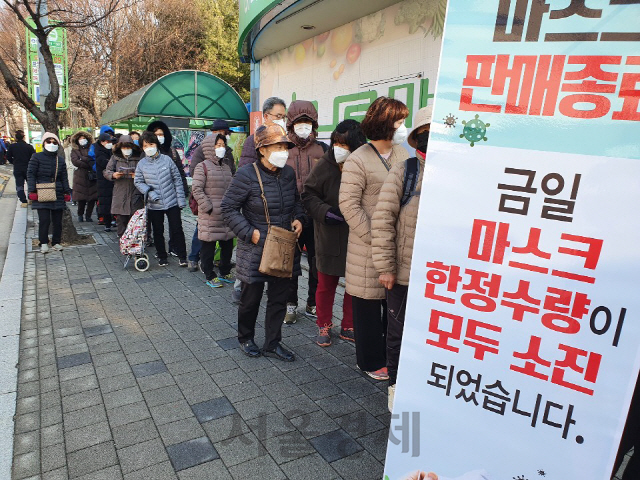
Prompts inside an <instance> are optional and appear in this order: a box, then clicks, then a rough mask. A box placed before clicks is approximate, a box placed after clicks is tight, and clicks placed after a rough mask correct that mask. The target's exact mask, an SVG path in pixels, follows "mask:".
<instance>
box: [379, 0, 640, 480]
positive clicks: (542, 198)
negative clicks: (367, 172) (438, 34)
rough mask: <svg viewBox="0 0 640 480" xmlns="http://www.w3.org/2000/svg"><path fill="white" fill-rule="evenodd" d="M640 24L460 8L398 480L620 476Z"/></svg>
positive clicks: (437, 146)
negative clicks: (614, 473)
mask: <svg viewBox="0 0 640 480" xmlns="http://www.w3.org/2000/svg"><path fill="white" fill-rule="evenodd" d="M638 19H640V3H639V2H635V1H622V0H610V1H609V0H602V1H598V0H592V1H589V2H585V1H578V0H571V1H569V0H560V1H556V0H547V1H537V0H490V1H485V2H455V1H454V2H450V3H449V9H448V12H447V19H446V24H445V34H444V38H443V49H442V54H441V63H440V69H439V75H438V84H437V87H436V100H435V113H434V117H433V118H434V120H433V124H432V128H431V139H430V143H429V147H428V154H427V165H426V170H425V180H424V184H423V187H422V195H421V199H420V213H419V217H418V228H417V233H416V240H415V248H414V254H413V261H412V271H411V281H410V286H409V298H408V303H407V315H406V323H405V330H404V337H403V344H402V352H401V358H400V371H399V378H398V386H397V392H396V400H395V405H394V412H393V417H392V423H391V429H390V435H389V443H388V450H387V461H386V467H385V477H386V478H388V479H389V480H400V479H413V478H416V479H422V478H423V477H424V475H426V474H427V473H428V472H434V473H435V474H437V475H438V476H439V478H440V480H443V479H447V480H448V479H464V480H512V479H517V480H532V479H538V478H539V479H542V478H544V479H545V480H567V479H572V480H573V479H598V480H600V479H608V478H610V476H611V470H612V468H613V465H614V460H615V457H616V453H617V449H618V444H619V441H620V437H621V435H622V431H623V428H624V423H625V419H626V414H627V411H628V407H629V403H630V401H631V396H632V393H633V390H634V386H635V383H636V379H637V374H638V368H639V366H640V364H639V360H640V358H639V355H638V353H639V346H640V322H638V321H637V316H638V312H640V299H639V296H638V293H637V292H638V291H640V280H639V276H638V274H637V272H638V270H639V269H640V248H638V245H640V226H639V225H638V223H637V222H638V215H637V211H636V209H637V205H639V204H640V142H638V137H639V133H640V108H639V103H640V22H638ZM421 472H423V473H421ZM421 475H422V476H421ZM424 478H427V477H424Z"/></svg>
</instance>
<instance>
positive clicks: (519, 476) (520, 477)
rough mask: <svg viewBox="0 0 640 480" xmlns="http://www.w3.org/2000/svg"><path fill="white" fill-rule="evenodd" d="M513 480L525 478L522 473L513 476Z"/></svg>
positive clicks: (524, 479) (523, 479)
mask: <svg viewBox="0 0 640 480" xmlns="http://www.w3.org/2000/svg"><path fill="white" fill-rule="evenodd" d="M513 480H527V479H526V478H525V477H524V475H518V476H517V477H513Z"/></svg>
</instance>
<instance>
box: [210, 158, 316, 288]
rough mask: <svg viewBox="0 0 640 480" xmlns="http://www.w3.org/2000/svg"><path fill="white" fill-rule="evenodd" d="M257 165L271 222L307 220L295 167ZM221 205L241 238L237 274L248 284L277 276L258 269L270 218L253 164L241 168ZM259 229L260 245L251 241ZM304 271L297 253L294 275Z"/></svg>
mask: <svg viewBox="0 0 640 480" xmlns="http://www.w3.org/2000/svg"><path fill="white" fill-rule="evenodd" d="M256 165H257V166H258V168H259V169H260V176H261V178H262V183H263V185H264V193H265V196H266V199H267V205H268V207H269V216H270V217H271V225H275V226H277V227H282V228H286V229H291V223H292V222H293V221H294V220H300V222H302V223H304V220H305V215H304V211H303V208H302V203H301V202H300V196H299V195H298V188H297V187H296V179H295V172H294V171H293V169H292V168H291V167H289V166H287V165H285V166H284V168H282V169H277V170H276V171H271V170H268V169H267V168H265V167H264V165H262V162H258V163H256ZM221 207H222V216H223V217H224V220H225V222H226V223H227V224H228V225H229V227H231V229H232V230H233V233H235V234H236V236H237V237H238V249H237V251H236V277H237V278H238V279H239V280H241V281H243V282H245V283H258V282H266V281H269V280H273V279H274V278H275V277H271V276H269V275H264V274H262V273H260V272H259V271H258V268H259V267H260V260H261V258H262V250H263V248H264V240H265V238H266V236H267V219H266V217H265V214H264V204H263V203H262V198H261V194H260V184H259V183H258V176H257V175H256V171H255V168H254V167H253V165H246V166H244V167H242V168H240V169H239V170H238V172H237V173H236V176H235V177H233V180H232V181H231V185H229V188H228V189H227V192H226V193H225V194H224V198H223V199H222V205H221ZM255 229H258V230H259V231H260V241H259V242H258V244H257V245H254V244H253V243H252V242H251V237H252V236H253V231H254V230H255ZM296 252H297V250H296ZM300 273H301V271H300V255H299V253H296V257H295V262H294V266H293V276H299V275H300Z"/></svg>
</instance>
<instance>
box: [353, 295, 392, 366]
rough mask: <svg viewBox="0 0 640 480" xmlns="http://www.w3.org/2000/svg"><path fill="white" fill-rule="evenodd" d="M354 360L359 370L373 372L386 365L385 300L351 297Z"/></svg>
mask: <svg viewBox="0 0 640 480" xmlns="http://www.w3.org/2000/svg"><path fill="white" fill-rule="evenodd" d="M352 304H353V329H354V332H353V333H354V335H355V338H356V362H357V364H358V367H359V368H360V370H362V371H364V372H375V371H376V370H380V369H381V368H383V367H386V366H387V355H386V353H387V302H386V300H365V299H364V298H358V297H352Z"/></svg>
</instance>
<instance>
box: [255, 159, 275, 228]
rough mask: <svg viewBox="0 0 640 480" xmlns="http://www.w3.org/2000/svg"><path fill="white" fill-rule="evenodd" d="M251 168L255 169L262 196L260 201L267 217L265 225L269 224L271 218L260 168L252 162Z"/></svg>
mask: <svg viewBox="0 0 640 480" xmlns="http://www.w3.org/2000/svg"><path fill="white" fill-rule="evenodd" d="M253 168H254V169H255V171H256V175H258V183H259V184H260V196H261V197H262V203H264V216H265V217H266V219H267V225H269V226H271V219H270V218H269V207H268V206H267V197H265V196H264V186H263V185H262V177H261V176H260V170H259V169H258V165H256V164H255V162H254V163H253Z"/></svg>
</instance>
